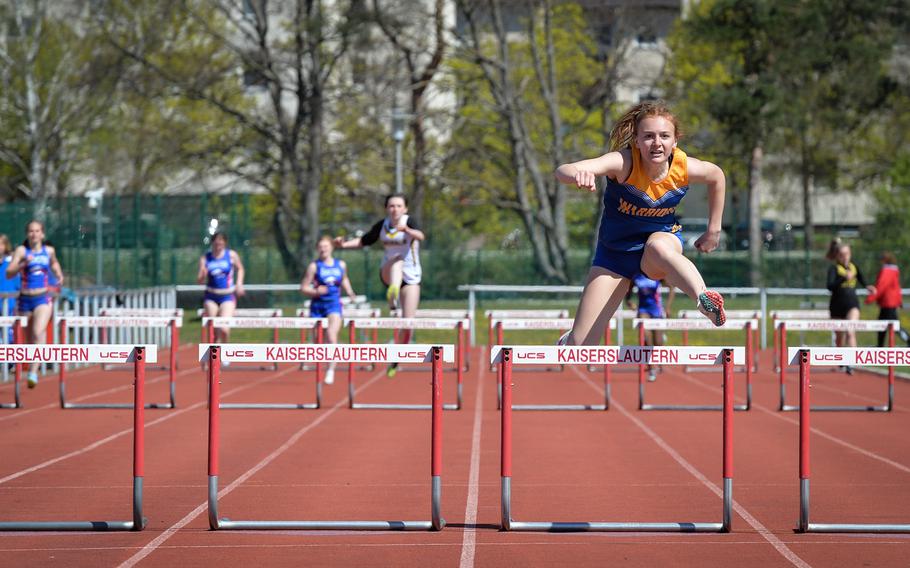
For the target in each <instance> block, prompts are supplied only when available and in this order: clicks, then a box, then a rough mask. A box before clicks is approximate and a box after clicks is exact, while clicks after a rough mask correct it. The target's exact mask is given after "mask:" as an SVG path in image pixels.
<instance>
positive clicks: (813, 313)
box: [768, 310, 831, 373]
mask: <svg viewBox="0 0 910 568" xmlns="http://www.w3.org/2000/svg"><path fill="white" fill-rule="evenodd" d="M768 319H770V320H771V332H772V334H773V352H774V355H773V358H774V372H775V373H779V372H780V359H781V354H780V353H781V351H780V334H779V333H778V327H779V326H778V325H777V321H778V320H828V319H831V313H830V312H829V311H828V310H772V311H771V313H769V314H768Z"/></svg>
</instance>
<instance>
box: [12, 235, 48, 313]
mask: <svg viewBox="0 0 910 568" xmlns="http://www.w3.org/2000/svg"><path fill="white" fill-rule="evenodd" d="M50 272H51V255H50V253H48V252H47V247H46V246H44V245H41V248H40V249H38V250H37V251H34V250H31V249H26V251H25V262H24V263H23V264H22V288H21V289H20V290H19V303H18V305H17V309H18V311H19V313H20V314H27V313H31V312H33V311H35V308H37V307H38V306H43V305H45V304H50V303H51V297H50V296H49V295H48V287H49V284H48V282H49V278H48V275H49V274H50Z"/></svg>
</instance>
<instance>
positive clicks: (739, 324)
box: [632, 317, 758, 331]
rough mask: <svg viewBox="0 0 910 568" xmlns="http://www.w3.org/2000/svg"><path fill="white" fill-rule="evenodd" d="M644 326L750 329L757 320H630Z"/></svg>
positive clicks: (691, 329) (649, 327)
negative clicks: (720, 321)
mask: <svg viewBox="0 0 910 568" xmlns="http://www.w3.org/2000/svg"><path fill="white" fill-rule="evenodd" d="M639 325H642V326H644V328H645V329H664V330H680V331H694V330H699V331H701V330H711V329H724V330H728V329H746V326H747V325H748V326H752V329H758V320H754V319H728V320H727V321H725V322H724V325H714V323H712V322H711V320H709V319H708V318H704V317H703V318H702V319H685V318H681V319H661V318H642V319H638V318H636V319H634V320H632V327H638V326H639Z"/></svg>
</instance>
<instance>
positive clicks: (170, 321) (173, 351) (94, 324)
mask: <svg viewBox="0 0 910 568" xmlns="http://www.w3.org/2000/svg"><path fill="white" fill-rule="evenodd" d="M57 321H58V326H59V328H58V329H59V331H58V334H57V341H58V342H59V345H61V346H63V345H66V342H67V338H68V337H67V334H68V331H69V330H70V329H76V328H83V329H84V328H89V329H102V330H104V329H116V328H138V329H167V330H169V331H170V335H171V341H170V343H171V344H170V347H169V348H168V365H167V369H168V392H169V396H168V402H147V403H145V407H146V408H177V381H176V379H177V348H178V342H179V340H178V338H179V335H178V331H177V330H178V329H179V328H180V327H181V326H182V325H183V318H179V317H176V316H135V317H129V316H117V317H114V316H61V317H60V318H59V319H58V320H57ZM121 345H126V344H121ZM157 353H158V350H157V347H156V349H155V359H154V360H152V359H150V358H148V357H146V359H145V361H144V363H157V362H158V355H157ZM71 362H72V363H82V361H71ZM101 363H102V365H101V368H102V369H106V368H108V367H109V366H110V365H119V364H121V362H120V361H119V360H113V359H112V360H110V361H101ZM66 371H67V370H66V363H65V362H62V363H60V365H58V379H59V381H58V382H59V389H58V390H59V396H60V408H83V409H84V408H132V407H133V405H132V403H129V402H122V403H120V402H112V403H98V402H85V403H77V402H69V401H67V399H66V375H67V372H66Z"/></svg>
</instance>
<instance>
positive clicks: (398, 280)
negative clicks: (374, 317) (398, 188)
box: [334, 193, 426, 377]
mask: <svg viewBox="0 0 910 568" xmlns="http://www.w3.org/2000/svg"><path fill="white" fill-rule="evenodd" d="M385 210H386V217H385V219H382V220H380V221H377V222H376V223H375V224H374V225H373V226H372V227H371V228H370V230H369V231H368V232H367V233H366V234H365V235H363V236H362V237H357V238H353V239H351V240H349V241H346V240H344V238H343V237H335V242H334V244H335V247H336V248H340V249H352V248H361V247H366V246H370V245H372V244H373V243H375V242H377V241H378V242H380V243H382V245H383V247H385V255H384V256H383V259H382V266H381V267H380V269H379V279H380V280H381V281H382V283H383V284H384V285H386V286H388V290H387V293H386V298H387V299H388V300H389V308H390V309H395V308H396V307H398V305H399V304H400V306H401V317H404V318H412V317H414V316H415V315H416V314H417V306H418V305H419V304H420V280H421V277H422V275H423V274H422V269H421V267H420V242H421V241H423V240H424V239H425V238H426V236H425V235H424V233H423V231H421V230H420V226H419V225H418V223H417V221H416V220H415V219H414V218H413V217H411V216H410V215H408V201H407V198H406V197H405V196H404V195H402V194H400V193H394V194H392V195H389V196H388V197H386V198H385ZM410 340H411V330H402V332H401V334H400V335H399V342H400V343H408V342H409V341H410ZM397 369H398V363H392V364H391V365H390V366H389V368H388V370H387V371H386V374H387V375H388V376H389V377H393V376H394V375H395V373H396V372H397Z"/></svg>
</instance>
